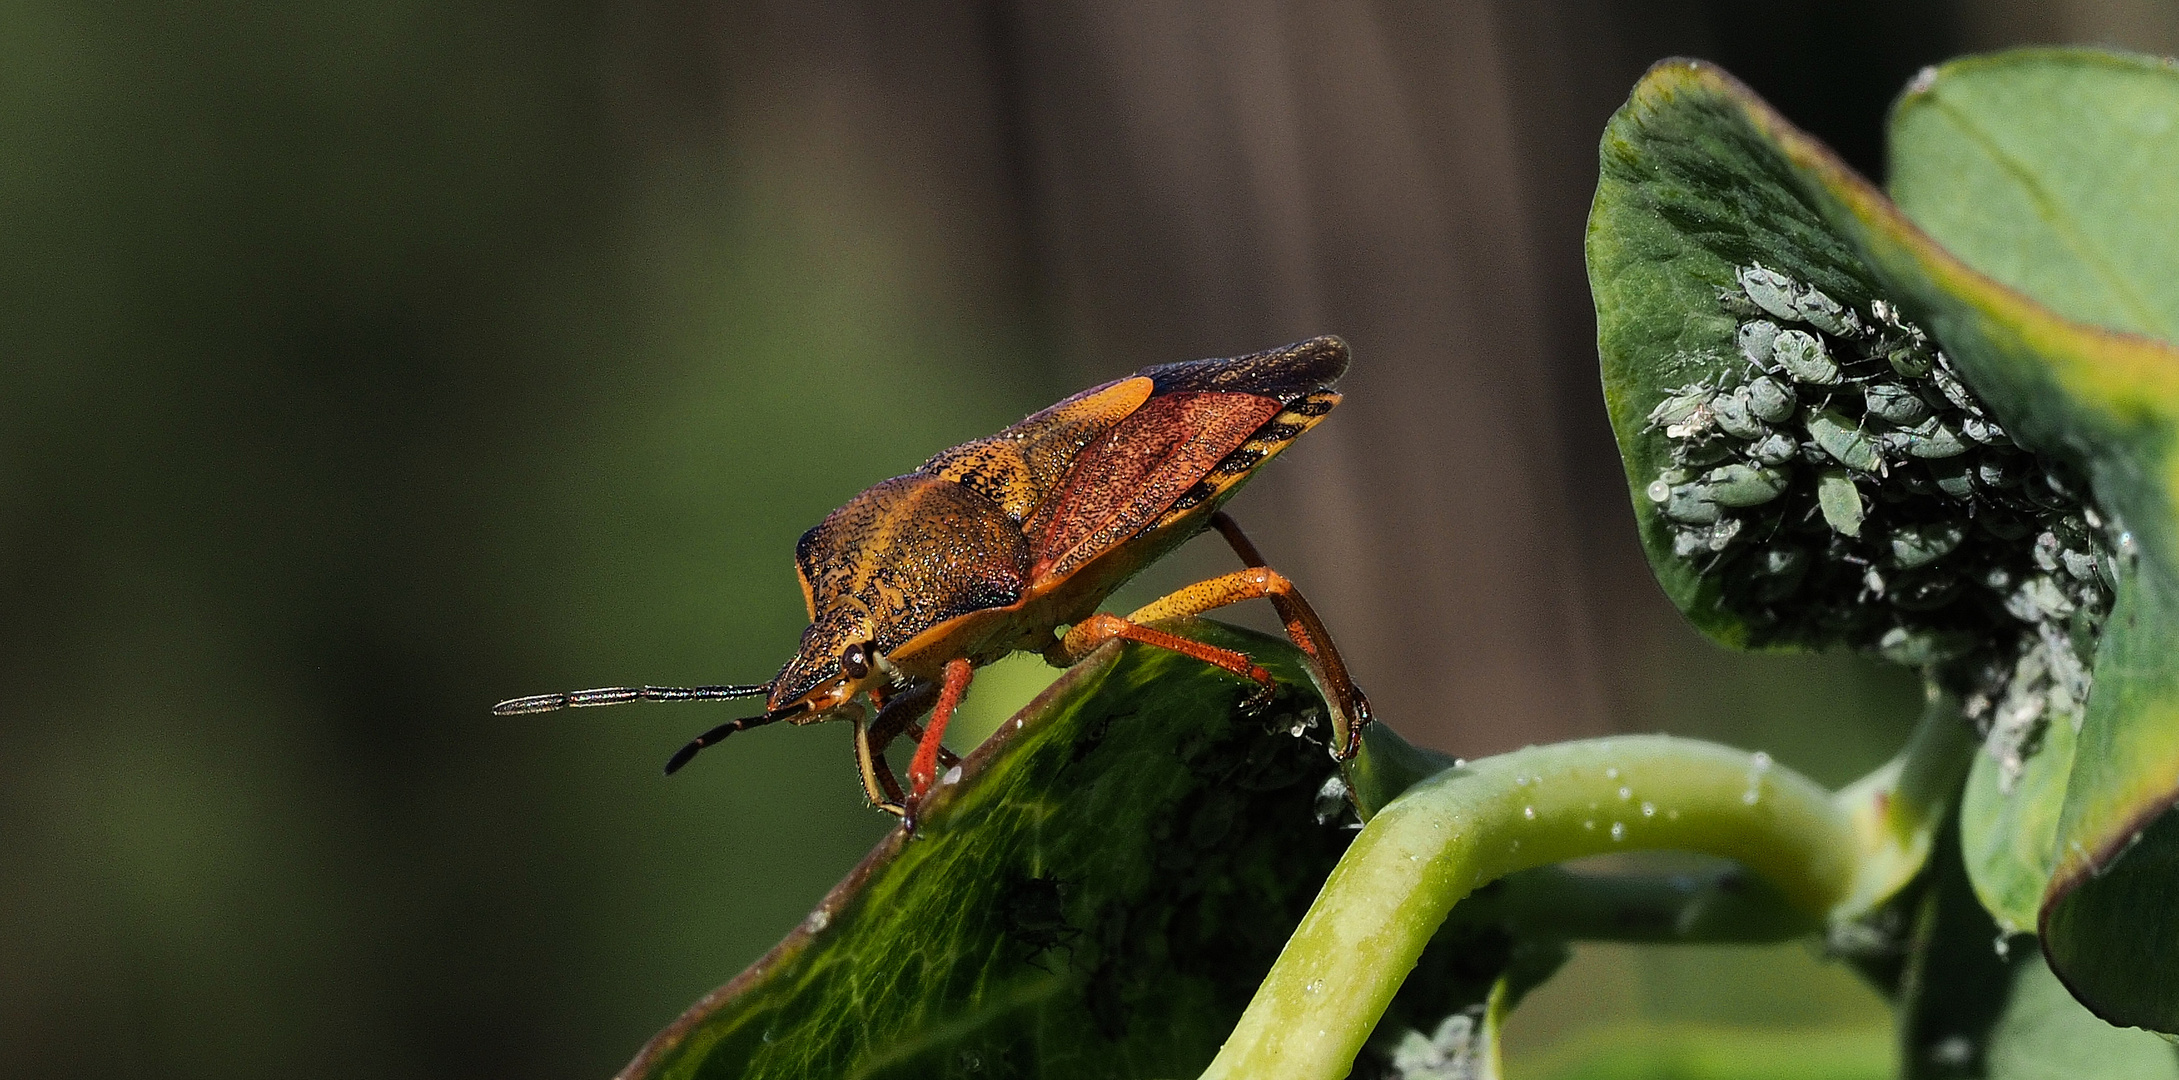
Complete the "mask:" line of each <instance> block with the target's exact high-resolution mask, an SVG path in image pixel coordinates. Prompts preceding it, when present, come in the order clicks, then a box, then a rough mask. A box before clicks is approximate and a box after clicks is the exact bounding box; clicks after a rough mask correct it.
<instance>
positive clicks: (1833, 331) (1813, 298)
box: [1793, 285, 1862, 337]
mask: <svg viewBox="0 0 2179 1080" xmlns="http://www.w3.org/2000/svg"><path fill="white" fill-rule="evenodd" d="M1793 309H1794V310H1795V311H1798V312H1800V313H1801V320H1802V321H1803V322H1806V323H1808V324H1809V325H1810V326H1813V327H1815V328H1816V329H1818V330H1821V331H1823V332H1824V333H1826V334H1830V335H1832V336H1834V337H1860V336H1861V329H1862V328H1861V316H1859V315H1856V314H1854V311H1853V309H1852V308H1849V307H1847V306H1845V305H1844V304H1841V303H1839V302H1838V301H1836V300H1833V299H1831V297H1830V296H1829V295H1827V294H1825V293H1824V291H1823V290H1821V289H1818V288H1816V287H1815V286H1813V285H1810V286H1807V287H1806V288H1804V289H1803V290H1802V291H1801V292H1800V293H1799V294H1797V295H1795V296H1794V298H1793Z"/></svg>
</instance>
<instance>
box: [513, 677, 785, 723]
mask: <svg viewBox="0 0 2179 1080" xmlns="http://www.w3.org/2000/svg"><path fill="white" fill-rule="evenodd" d="M771 690H772V686H771V684H770V683H751V684H749V685H746V686H601V687H599V688H597V689H595V690H567V691H563V692H561V693H557V694H536V695H532V696H530V697H518V698H514V699H511V700H508V701H502V702H500V703H499V704H497V705H494V706H492V712H493V713H495V714H497V715H500V716H516V715H519V714H522V713H541V712H552V711H554V710H556V709H587V708H590V707H591V706H593V705H624V704H626V703H628V702H631V701H727V700H731V699H734V698H747V697H762V696H764V695H765V694H768V693H770V692H771Z"/></svg>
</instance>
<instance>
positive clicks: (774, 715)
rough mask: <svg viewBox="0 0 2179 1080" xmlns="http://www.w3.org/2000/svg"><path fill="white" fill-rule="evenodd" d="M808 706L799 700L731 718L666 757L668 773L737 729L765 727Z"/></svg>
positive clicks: (674, 771)
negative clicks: (761, 711)
mask: <svg viewBox="0 0 2179 1080" xmlns="http://www.w3.org/2000/svg"><path fill="white" fill-rule="evenodd" d="M807 708H809V703H808V702H802V701H797V702H795V703H794V704H792V705H789V706H787V707H785V708H783V709H775V710H773V711H771V712H768V713H765V714H763V715H761V716H745V717H742V718H741V719H739V720H729V721H727V722H726V723H723V724H720V725H719V726H718V727H715V728H712V729H711V730H710V731H707V732H704V733H703V734H701V735H698V736H696V737H695V738H693V739H690V740H689V741H688V745H687V746H684V747H682V748H681V749H679V750H676V751H674V752H673V756H672V757H670V758H667V759H666V775H667V776H672V775H673V774H674V773H676V772H679V771H680V769H681V766H683V765H686V764H688V763H689V759H690V758H693V757H695V756H696V752H697V751H698V750H702V749H703V748H704V747H707V746H710V745H711V744H712V743H715V742H718V741H719V740H721V739H724V738H726V737H727V736H729V735H732V734H733V733H735V732H737V731H744V730H747V729H749V728H753V727H763V726H764V725H766V724H769V723H771V722H772V721H774V720H784V719H786V718H787V717H790V716H793V715H794V714H796V713H798V712H801V711H802V710H804V709H807Z"/></svg>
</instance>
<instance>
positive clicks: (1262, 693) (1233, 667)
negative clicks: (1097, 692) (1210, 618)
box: [1044, 605, 1277, 702]
mask: <svg viewBox="0 0 2179 1080" xmlns="http://www.w3.org/2000/svg"><path fill="white" fill-rule="evenodd" d="M1153 606H1154V605H1153ZM1214 606H1215V605H1214ZM1144 610H1148V609H1147V608H1146V609H1144ZM1183 614H1190V613H1186V612H1184V613H1183ZM1140 615H1141V612H1137V613H1136V614H1135V615H1133V616H1129V617H1128V618H1125V619H1123V618H1120V617H1119V616H1117V615H1106V614H1102V613H1100V614H1096V615H1092V616H1090V617H1089V618H1087V619H1084V620H1082V621H1081V622H1078V623H1076V624H1074V626H1073V627H1072V628H1071V629H1069V630H1068V631H1067V636H1066V637H1064V638H1062V639H1060V640H1059V641H1057V642H1055V643H1054V644H1053V645H1052V647H1051V648H1050V649H1049V650H1047V651H1046V652H1045V654H1044V657H1045V659H1046V660H1049V661H1051V662H1052V663H1054V664H1057V665H1058V666H1060V667H1073V666H1074V665H1075V664H1076V663H1077V662H1079V661H1080V660H1081V659H1082V658H1083V657H1085V656H1088V655H1089V654H1090V652H1091V651H1092V650H1094V649H1096V648H1097V646H1099V645H1102V644H1104V643H1105V642H1107V641H1111V640H1112V639H1114V638H1121V639H1124V640H1127V641H1137V642H1141V643H1142V644H1144V645H1151V646H1155V647H1157V648H1160V649H1165V650H1168V651H1170V652H1176V653H1179V654H1180V655H1182V656H1186V657H1190V658H1192V659H1196V660H1201V661H1202V662H1204V663H1206V664H1209V665H1211V666H1212V667H1215V668H1221V669H1223V670H1226V671H1230V672H1232V673H1234V674H1235V675H1239V676H1240V677H1242V678H1244V679H1248V680H1251V681H1253V682H1254V683H1255V684H1256V686H1257V692H1256V694H1254V695H1252V696H1251V697H1250V699H1249V700H1250V701H1251V702H1258V701H1268V700H1270V695H1271V692H1272V691H1273V690H1274V689H1275V688H1276V685H1277V684H1276V683H1275V682H1274V681H1273V680H1272V678H1271V673H1270V672H1268V671H1265V670H1264V669H1263V668H1261V667H1259V666H1257V664H1256V662H1255V661H1254V660H1251V659H1249V658H1248V657H1247V656H1246V655H1244V654H1242V653H1237V652H1234V651H1233V650H1232V649H1221V648H1219V647H1218V646H1216V645H1206V644H1204V643H1202V642H1200V641H1196V640H1193V639H1191V638H1184V637H1181V636H1180V635H1178V634H1168V633H1166V632H1165V631H1163V630H1159V629H1156V628H1154V627H1149V626H1144V625H1142V623H1141V621H1140V619H1139V616H1140ZM1153 617H1154V618H1164V617H1165V616H1153Z"/></svg>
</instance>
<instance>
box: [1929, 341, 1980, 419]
mask: <svg viewBox="0 0 2179 1080" xmlns="http://www.w3.org/2000/svg"><path fill="white" fill-rule="evenodd" d="M1929 378H1930V381H1931V382H1934V383H1936V384H1937V390H1938V392H1939V393H1942V394H1943V395H1944V396H1945V400H1946V401H1949V402H1951V403H1952V404H1953V405H1955V406H1957V407H1959V408H1961V409H1965V410H1967V411H1968V412H1971V413H1977V414H1979V413H1981V412H1982V406H1981V405H1980V404H1979V403H1977V402H1976V401H1975V395H1974V394H1973V393H1971V392H1970V391H1969V390H1968V389H1967V384H1966V383H1963V382H1961V381H1960V377H1959V376H1958V375H1955V374H1953V372H1952V361H1951V360H1950V359H1949V358H1947V357H1946V356H1945V354H1943V353H1941V352H1940V353H1938V354H1937V364H1936V366H1935V367H1933V368H1931V369H1930V371H1929Z"/></svg>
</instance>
